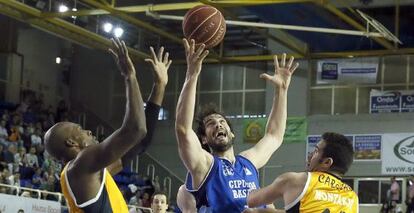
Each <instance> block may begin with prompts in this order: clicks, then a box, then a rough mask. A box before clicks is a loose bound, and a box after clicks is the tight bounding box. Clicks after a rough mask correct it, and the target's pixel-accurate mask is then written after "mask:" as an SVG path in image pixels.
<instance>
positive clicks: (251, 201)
mask: <svg viewBox="0 0 414 213" xmlns="http://www.w3.org/2000/svg"><path fill="white" fill-rule="evenodd" d="M247 206H249V208H254V207H256V202H254V196H253V195H252V194H249V196H248V197H247Z"/></svg>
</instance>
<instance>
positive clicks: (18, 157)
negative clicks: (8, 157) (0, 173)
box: [14, 147, 26, 172]
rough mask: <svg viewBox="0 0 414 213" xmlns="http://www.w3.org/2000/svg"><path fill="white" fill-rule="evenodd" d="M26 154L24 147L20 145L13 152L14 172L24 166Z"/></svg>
mask: <svg viewBox="0 0 414 213" xmlns="http://www.w3.org/2000/svg"><path fill="white" fill-rule="evenodd" d="M25 155H26V148H24V147H20V148H19V152H18V153H16V154H14V172H17V171H19V167H23V166H25V164H26V163H25V162H24V156H25Z"/></svg>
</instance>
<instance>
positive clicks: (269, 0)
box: [208, 0, 315, 7]
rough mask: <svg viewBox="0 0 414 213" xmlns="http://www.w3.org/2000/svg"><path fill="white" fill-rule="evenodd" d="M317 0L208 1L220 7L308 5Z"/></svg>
mask: <svg viewBox="0 0 414 213" xmlns="http://www.w3.org/2000/svg"><path fill="white" fill-rule="evenodd" d="M314 1H315V0H254V1H252V0H208V2H209V4H216V5H220V6H233V7H234V6H249V5H250V6H253V5H263V4H286V3H306V2H314Z"/></svg>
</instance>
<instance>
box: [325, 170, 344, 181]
mask: <svg viewBox="0 0 414 213" xmlns="http://www.w3.org/2000/svg"><path fill="white" fill-rule="evenodd" d="M325 172H326V173H328V174H331V175H333V176H335V177H337V178H339V179H342V176H343V175H342V174H339V173H338V172H334V171H329V170H328V171H325Z"/></svg>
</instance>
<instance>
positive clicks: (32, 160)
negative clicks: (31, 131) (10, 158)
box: [25, 146, 39, 168]
mask: <svg viewBox="0 0 414 213" xmlns="http://www.w3.org/2000/svg"><path fill="white" fill-rule="evenodd" d="M25 162H27V165H28V166H29V167H32V168H37V167H39V160H38V158H37V155H36V148H35V147H33V146H32V147H30V149H29V153H27V154H26V157H25Z"/></svg>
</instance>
